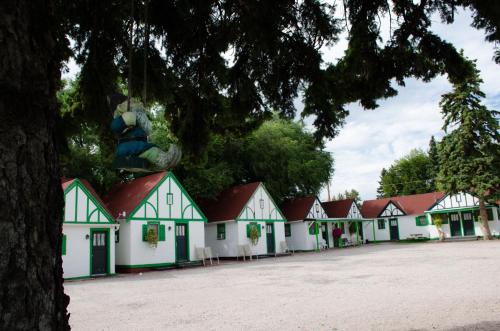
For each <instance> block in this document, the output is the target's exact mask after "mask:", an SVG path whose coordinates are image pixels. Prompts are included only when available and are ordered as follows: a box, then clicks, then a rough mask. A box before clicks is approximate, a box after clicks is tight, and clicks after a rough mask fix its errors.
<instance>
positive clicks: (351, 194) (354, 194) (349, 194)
mask: <svg viewBox="0 0 500 331" xmlns="http://www.w3.org/2000/svg"><path fill="white" fill-rule="evenodd" d="M345 199H354V201H355V202H356V203H358V204H359V203H360V202H361V196H360V195H359V192H358V191H356V190H355V189H351V190H350V191H348V190H345V191H344V193H339V194H337V196H336V197H335V199H334V200H345Z"/></svg>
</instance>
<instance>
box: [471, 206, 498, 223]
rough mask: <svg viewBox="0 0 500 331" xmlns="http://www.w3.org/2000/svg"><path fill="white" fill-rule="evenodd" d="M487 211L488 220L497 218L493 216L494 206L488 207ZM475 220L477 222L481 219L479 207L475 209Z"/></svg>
mask: <svg viewBox="0 0 500 331" xmlns="http://www.w3.org/2000/svg"><path fill="white" fill-rule="evenodd" d="M486 213H487V214H488V221H494V220H495V218H494V217H493V208H488V209H486ZM474 221H476V222H478V221H479V209H478V210H474Z"/></svg>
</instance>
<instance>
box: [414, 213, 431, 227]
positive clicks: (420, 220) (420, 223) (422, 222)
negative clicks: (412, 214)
mask: <svg viewBox="0 0 500 331" xmlns="http://www.w3.org/2000/svg"><path fill="white" fill-rule="evenodd" d="M415 221H416V223H417V226H425V225H429V221H428V220H427V216H426V215H423V216H417V217H416V218H415Z"/></svg>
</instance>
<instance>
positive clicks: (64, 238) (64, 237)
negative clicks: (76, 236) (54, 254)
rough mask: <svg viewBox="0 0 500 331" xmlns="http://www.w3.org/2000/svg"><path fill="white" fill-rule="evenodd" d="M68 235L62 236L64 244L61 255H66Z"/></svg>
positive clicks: (62, 244)
mask: <svg viewBox="0 0 500 331" xmlns="http://www.w3.org/2000/svg"><path fill="white" fill-rule="evenodd" d="M66 240H67V239H66V235H65V234H63V235H62V243H61V255H66Z"/></svg>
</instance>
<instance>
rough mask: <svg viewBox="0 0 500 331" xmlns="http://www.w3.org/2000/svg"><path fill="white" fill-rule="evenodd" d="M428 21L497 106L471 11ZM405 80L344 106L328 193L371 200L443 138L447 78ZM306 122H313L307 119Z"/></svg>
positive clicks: (494, 81) (73, 69) (332, 146)
mask: <svg viewBox="0 0 500 331" xmlns="http://www.w3.org/2000/svg"><path fill="white" fill-rule="evenodd" d="M432 22H433V24H432V30H433V31H434V32H435V33H437V34H438V35H439V36H441V37H442V38H443V39H445V40H447V41H449V42H451V43H453V44H454V45H455V46H456V47H457V48H458V49H463V51H464V54H465V55H466V56H467V57H469V58H471V59H476V60H477V66H478V69H479V70H480V71H481V77H482V78H483V80H484V83H483V85H482V89H483V92H485V94H486V98H485V100H484V103H485V104H486V105H487V106H488V107H490V108H493V109H497V110H500V65H497V64H495V63H494V61H493V60H492V58H493V54H494V48H493V44H491V43H488V42H486V41H485V40H484V32H483V31H482V30H476V29H474V28H472V27H471V26H470V24H471V23H472V18H471V15H470V12H468V11H460V12H459V13H458V15H457V16H456V19H455V22H454V23H453V24H451V25H446V24H442V23H441V22H440V20H439V18H438V17H436V18H435V19H433V21H432ZM387 26H388V24H385V25H384V26H383V27H382V35H384V34H385V35H387V33H388V31H387V30H388V29H387ZM384 30H385V31H384ZM346 47H347V41H346V40H345V37H344V38H341V40H340V41H339V42H338V43H337V44H335V45H334V46H333V47H331V48H325V49H323V53H324V54H323V55H324V60H325V61H326V62H333V63H334V62H336V59H338V58H339V57H341V56H342V54H343V52H344V50H345V48H346ZM67 68H68V71H67V72H65V73H63V77H65V78H68V77H69V78H71V77H74V76H75V74H76V73H77V72H78V71H79V68H78V66H77V65H76V64H75V62H74V61H73V60H71V61H70V62H69V63H68V64H67ZM405 83H406V86H405V87H398V88H397V89H398V92H399V93H398V95H397V96H396V97H392V98H390V99H387V100H381V101H380V102H379V108H377V109H375V110H363V109H362V108H361V107H359V106H358V105H356V104H351V105H349V106H348V109H349V111H350V114H349V116H348V117H347V119H346V123H345V125H344V126H343V128H342V129H341V130H340V134H339V135H338V136H337V137H336V138H334V139H333V140H328V141H326V150H327V151H329V152H331V153H332V155H333V157H334V160H335V166H334V175H333V177H332V180H331V183H330V192H331V194H332V196H333V195H336V194H338V193H340V192H344V191H345V190H351V189H355V190H357V191H358V192H360V195H361V199H362V200H368V199H374V198H375V197H376V190H377V186H378V181H379V178H380V172H381V170H382V168H384V167H385V168H388V167H389V166H390V165H391V164H392V163H393V162H394V161H395V160H397V159H399V158H401V157H403V156H405V155H406V154H407V153H409V152H410V151H411V150H412V149H414V148H421V149H423V150H426V149H427V147H428V144H429V140H430V138H431V136H433V135H434V136H435V137H436V138H438V139H440V138H441V137H442V136H443V131H442V130H441V127H442V125H443V120H442V118H441V114H440V110H439V100H440V98H441V95H442V94H444V93H446V92H449V91H450V90H451V85H450V84H449V83H448V81H447V80H446V77H437V78H435V79H434V80H432V81H431V82H429V83H424V82H421V81H418V80H416V79H408V80H406V81H405ZM295 105H296V107H297V110H298V111H299V112H300V111H301V109H302V108H303V105H302V103H301V101H300V100H299V99H297V100H296V102H295ZM305 122H306V124H307V123H312V119H306V121H305ZM310 129H311V130H313V128H312V127H311V128H310ZM326 198H327V192H326V189H323V190H322V192H321V194H320V199H322V200H326Z"/></svg>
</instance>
